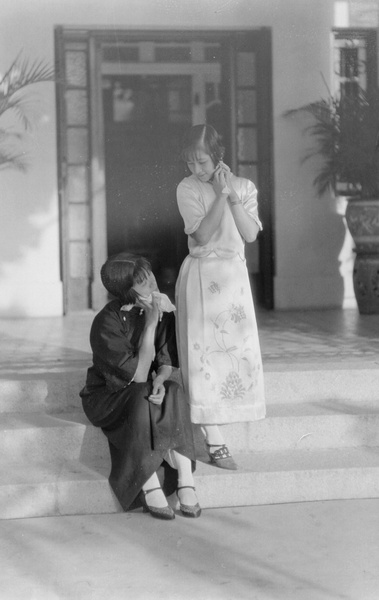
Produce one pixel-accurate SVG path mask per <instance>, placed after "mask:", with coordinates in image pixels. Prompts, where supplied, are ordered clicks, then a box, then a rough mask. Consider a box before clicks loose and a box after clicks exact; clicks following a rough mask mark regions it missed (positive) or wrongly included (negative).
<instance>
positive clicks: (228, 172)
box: [220, 161, 235, 194]
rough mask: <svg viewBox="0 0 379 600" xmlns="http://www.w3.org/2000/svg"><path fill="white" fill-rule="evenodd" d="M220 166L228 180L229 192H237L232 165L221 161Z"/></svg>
mask: <svg viewBox="0 0 379 600" xmlns="http://www.w3.org/2000/svg"><path fill="white" fill-rule="evenodd" d="M220 166H221V169H222V172H223V175H224V178H225V181H226V187H228V188H229V194H235V189H234V187H233V183H232V172H231V170H230V167H228V165H226V164H225V163H224V162H222V161H220Z"/></svg>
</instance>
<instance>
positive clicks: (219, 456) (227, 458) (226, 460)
mask: <svg viewBox="0 0 379 600" xmlns="http://www.w3.org/2000/svg"><path fill="white" fill-rule="evenodd" d="M207 447H208V448H215V447H216V448H218V449H217V450H214V452H211V451H210V450H208V454H209V458H210V459H211V463H212V464H214V465H215V466H216V467H220V469H230V470H231V471H236V470H237V469H238V467H237V464H236V463H235V462H234V459H233V457H232V455H231V454H230V452H229V448H228V447H227V446H226V445H225V444H208V443H207Z"/></svg>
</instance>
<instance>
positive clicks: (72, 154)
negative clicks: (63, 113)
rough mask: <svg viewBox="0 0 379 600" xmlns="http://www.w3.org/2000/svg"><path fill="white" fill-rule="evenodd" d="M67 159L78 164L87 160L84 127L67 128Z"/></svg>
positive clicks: (86, 136) (85, 131)
mask: <svg viewBox="0 0 379 600" xmlns="http://www.w3.org/2000/svg"><path fill="white" fill-rule="evenodd" d="M67 160H68V162H69V163H71V164H76V165H78V164H79V165H80V164H82V163H86V162H87V160H88V132H87V129H84V128H81V127H80V128H79V127H78V128H75V129H73V128H72V127H69V128H68V129H67Z"/></svg>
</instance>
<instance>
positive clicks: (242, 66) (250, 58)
mask: <svg viewBox="0 0 379 600" xmlns="http://www.w3.org/2000/svg"><path fill="white" fill-rule="evenodd" d="M237 85H238V86H243V85H250V86H252V85H255V53H254V52H239V53H238V55H237Z"/></svg>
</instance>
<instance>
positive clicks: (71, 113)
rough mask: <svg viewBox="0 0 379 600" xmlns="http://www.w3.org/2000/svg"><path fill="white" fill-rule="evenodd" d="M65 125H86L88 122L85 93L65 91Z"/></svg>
mask: <svg viewBox="0 0 379 600" xmlns="http://www.w3.org/2000/svg"><path fill="white" fill-rule="evenodd" d="M66 110H67V125H86V124H87V121H88V103H87V92H86V91H85V90H67V91H66Z"/></svg>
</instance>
